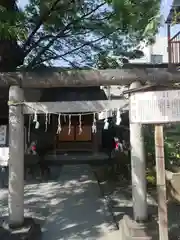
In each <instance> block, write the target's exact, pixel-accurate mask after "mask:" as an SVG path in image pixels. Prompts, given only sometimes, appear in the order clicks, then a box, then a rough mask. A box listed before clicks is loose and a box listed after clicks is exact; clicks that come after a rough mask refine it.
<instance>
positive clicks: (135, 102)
mask: <svg viewBox="0 0 180 240" xmlns="http://www.w3.org/2000/svg"><path fill="white" fill-rule="evenodd" d="M130 121H131V123H143V124H159V123H170V122H180V90H168V91H150V92H136V93H134V94H132V95H131V97H130Z"/></svg>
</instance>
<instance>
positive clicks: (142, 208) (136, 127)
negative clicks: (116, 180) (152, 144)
mask: <svg viewBox="0 0 180 240" xmlns="http://www.w3.org/2000/svg"><path fill="white" fill-rule="evenodd" d="M140 86H141V83H140V82H134V83H132V84H131V86H130V89H134V88H139V87H140ZM131 96H133V94H132V95H131ZM131 96H130V97H131ZM130 144H131V176H132V198H133V212H134V220H136V221H142V222H143V221H146V220H147V217H148V213H147V189H146V163H145V151H144V138H143V127H142V124H139V123H130Z"/></svg>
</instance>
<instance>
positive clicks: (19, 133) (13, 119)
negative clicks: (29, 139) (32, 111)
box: [8, 86, 24, 228]
mask: <svg viewBox="0 0 180 240" xmlns="http://www.w3.org/2000/svg"><path fill="white" fill-rule="evenodd" d="M23 101H24V93H23V90H22V89H21V88H20V87H19V86H11V87H10V89H9V198H8V207H9V226H10V227H13V228H15V227H20V226H22V225H23V223H24V115H23V105H22V104H21V103H22V102H23Z"/></svg>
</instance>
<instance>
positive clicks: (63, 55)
mask: <svg viewBox="0 0 180 240" xmlns="http://www.w3.org/2000/svg"><path fill="white" fill-rule="evenodd" d="M119 29H120V28H117V29H116V31H118V30H119ZM113 32H114V31H113ZM113 32H111V33H109V34H108V35H104V36H102V37H100V38H98V39H95V40H93V41H91V42H85V43H84V44H82V45H81V46H79V47H77V48H74V49H72V50H71V51H68V52H66V53H63V54H61V55H56V56H52V57H50V58H46V59H42V60H40V61H39V62H37V63H36V64H38V65H39V64H42V63H43V62H46V61H49V60H56V59H58V58H63V57H65V56H67V55H69V54H72V53H74V52H76V51H78V50H80V49H81V48H83V47H85V46H88V45H90V46H91V47H92V44H93V43H96V42H98V41H100V40H102V39H104V38H106V37H108V36H110V35H111V34H112V33H113ZM27 69H29V66H28V67H27Z"/></svg>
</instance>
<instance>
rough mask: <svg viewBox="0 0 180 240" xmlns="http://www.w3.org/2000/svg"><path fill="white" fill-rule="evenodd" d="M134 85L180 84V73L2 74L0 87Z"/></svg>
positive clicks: (141, 70) (146, 70)
mask: <svg viewBox="0 0 180 240" xmlns="http://www.w3.org/2000/svg"><path fill="white" fill-rule="evenodd" d="M134 81H140V82H142V83H146V82H151V83H153V84H162V83H163V84H164V83H167V84H171V83H179V82H180V72H178V71H173V72H170V71H168V68H129V69H124V68H121V69H106V70H66V71H61V72H58V71H47V70H45V71H39V72H10V73H0V87H8V86H11V85H20V86H21V87H22V88H53V87H87V86H110V85H129V84H131V83H132V82H134Z"/></svg>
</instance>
